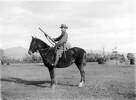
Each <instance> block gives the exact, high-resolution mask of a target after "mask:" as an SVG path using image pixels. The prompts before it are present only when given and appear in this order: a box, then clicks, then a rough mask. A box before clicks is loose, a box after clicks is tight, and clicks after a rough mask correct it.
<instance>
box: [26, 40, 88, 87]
mask: <svg viewBox="0 0 136 100" xmlns="http://www.w3.org/2000/svg"><path fill="white" fill-rule="evenodd" d="M54 50H55V49H54V48H53V47H50V46H49V45H47V44H46V43H45V42H43V41H42V40H40V39H38V38H34V37H32V41H31V43H30V47H29V51H28V53H29V54H30V55H31V54H32V53H35V52H36V51H39V53H40V55H41V57H42V60H43V63H44V65H45V66H46V67H47V68H48V70H49V73H50V77H51V87H52V88H55V86H56V81H55V71H54V70H55V68H65V67H68V66H70V65H71V64H73V63H75V64H76V65H77V67H78V69H79V71H80V75H81V81H80V83H79V87H82V86H84V85H85V71H84V66H86V52H85V50H83V49H82V48H78V47H73V48H70V49H68V50H67V51H65V53H63V54H62V57H61V58H60V59H59V61H58V64H57V65H56V66H55V67H54V66H52V63H53V61H54V53H55V52H54Z"/></svg>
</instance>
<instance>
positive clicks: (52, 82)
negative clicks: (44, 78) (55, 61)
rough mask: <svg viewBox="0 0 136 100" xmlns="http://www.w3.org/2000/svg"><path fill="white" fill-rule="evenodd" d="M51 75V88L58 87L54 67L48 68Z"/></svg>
mask: <svg viewBox="0 0 136 100" xmlns="http://www.w3.org/2000/svg"><path fill="white" fill-rule="evenodd" d="M48 70H49V73H50V77H51V85H50V86H51V88H55V87H56V81H55V69H54V68H48Z"/></svg>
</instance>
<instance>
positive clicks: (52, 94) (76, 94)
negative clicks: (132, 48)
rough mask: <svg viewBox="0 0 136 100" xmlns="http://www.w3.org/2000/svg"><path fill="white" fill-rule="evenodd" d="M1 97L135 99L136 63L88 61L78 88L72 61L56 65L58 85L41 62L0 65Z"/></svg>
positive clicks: (30, 99)
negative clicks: (84, 77) (57, 66)
mask: <svg viewBox="0 0 136 100" xmlns="http://www.w3.org/2000/svg"><path fill="white" fill-rule="evenodd" d="M0 69H1V98H2V100H135V97H136V89H135V85H136V84H135V69H136V66H130V65H124V64H120V65H116V64H113V63H107V64H104V65H103V64H97V63H87V66H86V67H85V72H86V85H85V87H82V88H79V87H78V84H79V81H80V73H79V70H78V69H77V67H76V66H75V65H74V64H73V65H72V66H70V67H68V68H62V69H56V70H55V71H56V80H57V87H56V88H55V89H51V88H50V87H49V86H50V76H49V72H48V70H47V68H46V67H44V66H43V65H42V64H14V65H10V66H1V68H0Z"/></svg>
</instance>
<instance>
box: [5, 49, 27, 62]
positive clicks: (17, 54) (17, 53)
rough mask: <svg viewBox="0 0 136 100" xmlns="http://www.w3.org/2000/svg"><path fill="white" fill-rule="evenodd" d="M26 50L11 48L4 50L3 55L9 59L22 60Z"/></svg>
mask: <svg viewBox="0 0 136 100" xmlns="http://www.w3.org/2000/svg"><path fill="white" fill-rule="evenodd" d="M27 52H28V51H27V49H25V48H23V47H12V48H8V49H5V50H4V55H5V56H7V57H11V58H15V59H18V58H22V57H24V56H25V55H26V54H27Z"/></svg>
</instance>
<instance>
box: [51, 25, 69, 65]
mask: <svg viewBox="0 0 136 100" xmlns="http://www.w3.org/2000/svg"><path fill="white" fill-rule="evenodd" d="M60 29H61V35H60V36H59V37H57V38H53V40H54V41H56V42H57V43H56V45H55V49H56V50H57V51H56V58H55V62H54V64H52V66H56V65H57V63H58V61H59V58H60V57H61V56H62V54H63V51H64V50H65V49H66V47H65V45H66V42H67V39H68V34H67V32H66V29H68V27H67V26H66V24H61V27H60Z"/></svg>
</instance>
